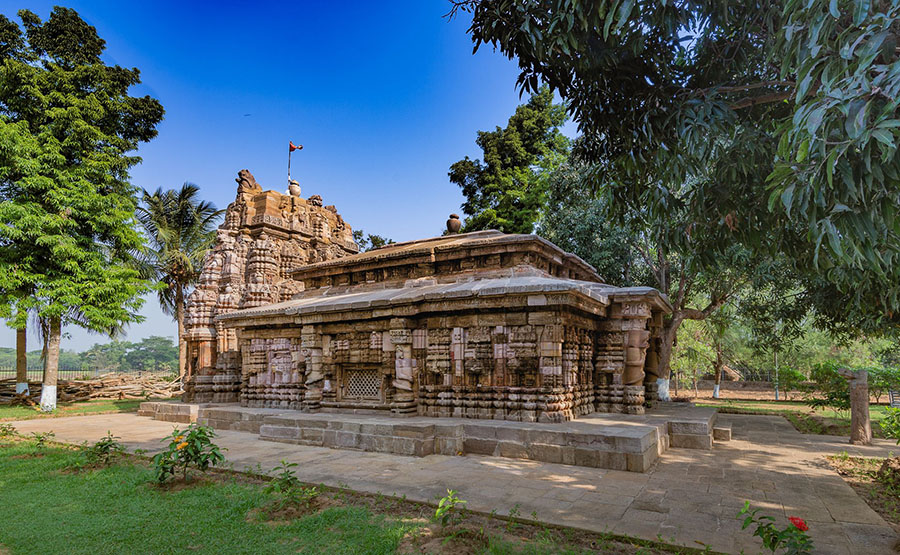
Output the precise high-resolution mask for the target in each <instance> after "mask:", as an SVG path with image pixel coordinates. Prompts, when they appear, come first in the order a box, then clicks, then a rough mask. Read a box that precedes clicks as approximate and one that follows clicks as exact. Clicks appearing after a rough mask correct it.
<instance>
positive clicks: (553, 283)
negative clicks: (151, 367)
mask: <svg viewBox="0 0 900 555" xmlns="http://www.w3.org/2000/svg"><path fill="white" fill-rule="evenodd" d="M321 291H322V294H319V295H315V296H308V297H304V298H298V299H293V300H290V301H285V302H281V303H275V304H270V305H264V306H259V307H256V308H248V309H243V310H238V311H235V312H230V313H227V314H222V315H219V316H217V317H216V320H224V321H228V320H238V319H247V318H257V317H261V316H271V315H285V316H294V315H302V314H310V313H326V312H345V311H353V310H367V309H374V308H381V307H391V306H396V305H401V304H414V303H420V302H426V301H449V302H453V301H456V300H463V299H467V298H468V299H471V298H487V297H498V296H504V295H529V296H533V298H534V299H536V300H535V301H534V302H540V301H541V296H542V295H545V294H553V293H572V294H574V295H576V296H577V297H579V298H580V299H581V300H582V301H584V302H586V303H587V304H589V305H592V306H594V307H596V308H597V309H602V308H603V307H606V306H608V305H609V304H610V302H611V301H612V300H635V299H641V300H643V301H645V302H648V303H650V304H651V305H653V307H654V309H655V310H662V311H664V312H669V311H671V306H670V304H669V301H668V299H666V297H665V296H664V295H662V294H661V293H659V291H657V290H656V289H653V288H652V287H612V286H610V285H606V284H602V283H596V282H590V281H580V280H571V279H560V278H552V277H537V276H526V277H510V278H500V279H476V280H470V281H462V282H456V283H436V282H434V281H433V280H416V282H414V283H412V284H410V285H406V286H404V287H399V288H392V289H376V290H371V289H370V290H365V291H353V290H349V291H348V290H342V291H341V292H336V293H334V294H329V292H328V290H327V289H323V290H321ZM530 302H532V301H531V299H529V303H530Z"/></svg>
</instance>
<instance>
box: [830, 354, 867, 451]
mask: <svg viewBox="0 0 900 555" xmlns="http://www.w3.org/2000/svg"><path fill="white" fill-rule="evenodd" d="M838 372H839V373H840V374H841V376H843V377H844V378H846V379H847V380H848V382H849V386H850V443H852V444H854V445H869V444H870V443H872V423H871V421H870V420H869V374H868V372H866V370H865V368H863V369H861V370H856V371H853V370H849V369H847V368H839V369H838Z"/></svg>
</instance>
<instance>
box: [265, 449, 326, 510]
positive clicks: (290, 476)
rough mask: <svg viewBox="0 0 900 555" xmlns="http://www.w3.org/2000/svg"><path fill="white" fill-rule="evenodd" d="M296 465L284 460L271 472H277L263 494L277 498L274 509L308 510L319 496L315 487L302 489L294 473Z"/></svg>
mask: <svg viewBox="0 0 900 555" xmlns="http://www.w3.org/2000/svg"><path fill="white" fill-rule="evenodd" d="M296 466H297V463H289V462H287V461H285V460H282V461H281V465H280V466H278V467H277V468H274V469H273V470H272V472H277V473H276V474H275V475H274V477H273V478H272V481H271V482H269V483H268V485H266V487H265V492H266V493H268V494H274V495H276V496H278V500H277V501H276V503H275V505H276V509H279V510H280V509H284V508H285V507H299V508H303V509H309V508H310V507H311V506H312V503H313V501H314V500H315V499H316V498H317V497H318V496H319V489H318V488H316V487H314V486H313V487H303V486H302V483H301V482H300V479H299V478H297V475H296V473H295V472H294V470H293V469H294V467H296Z"/></svg>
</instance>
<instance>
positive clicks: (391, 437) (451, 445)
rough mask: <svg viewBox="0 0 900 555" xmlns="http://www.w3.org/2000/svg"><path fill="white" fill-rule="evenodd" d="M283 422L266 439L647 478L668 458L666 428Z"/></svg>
mask: <svg viewBox="0 0 900 555" xmlns="http://www.w3.org/2000/svg"><path fill="white" fill-rule="evenodd" d="M430 420H433V422H431V421H428V422H421V421H416V422H409V421H401V422H398V421H396V420H392V419H387V418H356V419H352V418H347V417H344V416H341V417H337V416H335V415H315V414H303V413H296V414H290V415H286V414H281V415H277V416H268V417H266V418H264V420H263V423H262V425H261V426H260V429H259V434H260V439H264V440H269V441H278V442H284V443H295V444H300V445H314V446H317V447H330V448H336V449H354V450H360V451H375V452H381V453H396V454H400V455H411V456H417V457H424V456H427V455H431V454H441V455H463V454H475V455H490V456H497V457H508V458H518V459H529V460H535V461H542V462H552V463H559V464H570V465H576V466H589V467H596V468H607V469H612V470H629V471H632V472H644V471H646V470H647V469H649V468H650V466H651V465H652V464H653V463H654V462H655V461H656V460H657V458H658V457H659V455H660V454H661V453H662V452H664V451H665V448H666V447H667V443H668V442H667V441H665V440H664V439H663V440H662V441H661V437H662V436H664V431H665V430H664V427H662V429H660V428H661V427H656V426H649V425H639V426H627V427H626V426H621V427H618V426H610V427H599V426H595V427H594V428H597V429H596V430H595V431H592V432H583V431H580V430H579V431H570V430H565V429H552V428H548V427H541V428H536V427H534V426H533V425H522V424H516V423H509V422H490V421H488V422H484V421H481V422H480V421H472V422H471V423H470V422H468V421H460V420H451V419H430Z"/></svg>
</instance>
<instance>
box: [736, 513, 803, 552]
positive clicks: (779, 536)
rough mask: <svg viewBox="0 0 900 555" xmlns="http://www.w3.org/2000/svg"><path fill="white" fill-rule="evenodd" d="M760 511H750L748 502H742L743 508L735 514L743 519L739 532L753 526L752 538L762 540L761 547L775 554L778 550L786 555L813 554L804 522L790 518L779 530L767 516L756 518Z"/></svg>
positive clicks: (797, 518)
mask: <svg viewBox="0 0 900 555" xmlns="http://www.w3.org/2000/svg"><path fill="white" fill-rule="evenodd" d="M759 511H760V509H753V510H751V509H750V502H749V501H745V502H744V508H743V509H741V510H740V512H738V514H737V518H739V519H740V518H741V517H744V523H743V524H742V525H741V530H746V529H747V528H749V527H750V526H751V525H753V524H755V525H756V529H755V530H754V532H753V535H754V536H757V537H759V538H760V539H761V540H762V543H763V547H765V548H766V549H768V550H770V551H771V552H772V553H775V552H776V551H779V550H784V551H783V552H784V553H786V554H788V555H803V554H807V553H812V552H813V541H812V539H811V538H810V537H809V534H807V533H806V531H807V530H808V529H809V528H808V527H807V525H806V522H805V521H804V520H803V519H801V518H799V517H790V521H791V523H790V524H788V526H787V527H786V528H785V529H783V530H779V529H778V528H776V527H775V519H774V518H772V517H770V516H768V515H763V516H756V515H757V513H758V512H759Z"/></svg>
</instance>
